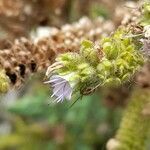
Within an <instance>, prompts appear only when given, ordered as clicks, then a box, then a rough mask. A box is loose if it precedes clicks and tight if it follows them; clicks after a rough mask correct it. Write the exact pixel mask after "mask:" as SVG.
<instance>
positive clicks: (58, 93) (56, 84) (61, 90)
mask: <svg viewBox="0 0 150 150" xmlns="http://www.w3.org/2000/svg"><path fill="white" fill-rule="evenodd" d="M45 83H50V84H51V86H52V88H53V94H52V96H51V97H54V96H55V97H56V99H55V102H57V103H58V102H63V101H64V100H65V99H67V100H70V99H71V96H72V91H73V90H72V89H73V88H72V87H71V85H70V84H69V82H68V81H67V80H66V79H65V78H63V77H61V76H60V75H53V76H51V77H50V80H49V81H47V82H45Z"/></svg>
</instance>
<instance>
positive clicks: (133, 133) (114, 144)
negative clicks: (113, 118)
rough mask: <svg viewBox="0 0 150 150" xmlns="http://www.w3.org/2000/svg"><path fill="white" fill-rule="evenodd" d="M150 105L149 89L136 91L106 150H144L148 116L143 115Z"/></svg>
mask: <svg viewBox="0 0 150 150" xmlns="http://www.w3.org/2000/svg"><path fill="white" fill-rule="evenodd" d="M149 103H150V89H149V88H148V89H136V90H135V91H134V92H133V94H132V96H131V98H130V102H129V104H128V107H127V109H126V111H125V114H124V116H123V119H122V122H121V125H120V128H119V130H118V132H117V135H116V137H115V139H111V140H110V141H109V142H108V143H107V149H108V150H145V149H146V148H145V147H146V140H147V136H148V134H149V132H148V131H149V130H150V116H149V115H145V114H144V109H145V107H146V106H147V105H148V104H149Z"/></svg>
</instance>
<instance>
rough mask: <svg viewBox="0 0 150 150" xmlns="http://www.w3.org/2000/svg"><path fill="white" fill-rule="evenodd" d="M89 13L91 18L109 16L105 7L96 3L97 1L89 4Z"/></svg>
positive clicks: (106, 17)
mask: <svg viewBox="0 0 150 150" xmlns="http://www.w3.org/2000/svg"><path fill="white" fill-rule="evenodd" d="M90 15H91V16H92V17H93V18H96V17H99V16H101V17H103V18H105V19H108V18H109V17H110V14H109V12H108V10H107V8H106V7H105V6H104V5H100V4H97V3H94V4H93V5H92V6H91V10H90Z"/></svg>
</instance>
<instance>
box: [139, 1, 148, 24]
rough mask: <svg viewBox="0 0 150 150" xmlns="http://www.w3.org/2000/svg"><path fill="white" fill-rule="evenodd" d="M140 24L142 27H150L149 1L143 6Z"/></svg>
mask: <svg viewBox="0 0 150 150" xmlns="http://www.w3.org/2000/svg"><path fill="white" fill-rule="evenodd" d="M140 23H141V25H142V26H146V25H150V2H149V1H148V0H147V1H146V2H145V3H144V4H143V8H142V18H141V21H140Z"/></svg>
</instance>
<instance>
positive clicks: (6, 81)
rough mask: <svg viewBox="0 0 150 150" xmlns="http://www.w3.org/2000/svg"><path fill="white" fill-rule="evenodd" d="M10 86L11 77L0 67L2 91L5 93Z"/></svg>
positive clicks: (0, 86) (0, 87)
mask: <svg viewBox="0 0 150 150" xmlns="http://www.w3.org/2000/svg"><path fill="white" fill-rule="evenodd" d="M8 88H9V79H8V77H7V76H6V74H5V71H4V70H2V69H0V93H5V92H7V91H8Z"/></svg>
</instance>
